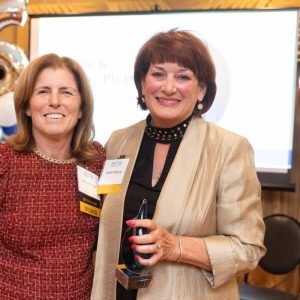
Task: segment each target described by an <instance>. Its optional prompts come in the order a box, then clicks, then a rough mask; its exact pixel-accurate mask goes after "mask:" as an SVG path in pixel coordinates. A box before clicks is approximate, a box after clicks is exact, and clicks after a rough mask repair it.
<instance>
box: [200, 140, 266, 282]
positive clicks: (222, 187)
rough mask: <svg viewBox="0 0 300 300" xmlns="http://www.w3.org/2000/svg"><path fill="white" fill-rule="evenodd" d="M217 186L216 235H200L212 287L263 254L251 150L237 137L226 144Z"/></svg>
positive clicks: (257, 185)
mask: <svg viewBox="0 0 300 300" xmlns="http://www.w3.org/2000/svg"><path fill="white" fill-rule="evenodd" d="M223 155H224V158H222V160H223V165H222V167H221V171H220V177H219V181H218V187H217V211H216V213H217V235H215V236H207V237H204V242H205V244H206V247H207V251H208V255H209V258H210V262H211V265H212V272H207V271H205V270H203V273H204V275H205V277H206V278H207V280H208V281H209V282H210V284H211V286H212V287H214V288H216V287H218V286H220V285H222V284H224V283H225V282H227V281H228V280H230V279H231V278H232V277H234V276H236V275H238V274H240V273H243V272H247V271H249V270H252V269H254V268H255V267H256V266H257V264H258V262H259V260H260V258H261V257H262V256H263V255H264V253H265V247H264V245H263V238H264V232H265V226H264V222H263V217H262V207H261V187H260V183H259V181H258V179H257V175H256V171H255V166H254V159H253V149H252V146H251V145H250V143H249V142H248V141H247V139H245V138H243V137H240V136H238V137H237V138H234V139H232V141H231V143H228V144H227V147H226V149H225V151H224V152H223Z"/></svg>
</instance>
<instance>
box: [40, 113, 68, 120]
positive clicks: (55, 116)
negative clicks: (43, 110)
mask: <svg viewBox="0 0 300 300" xmlns="http://www.w3.org/2000/svg"><path fill="white" fill-rule="evenodd" d="M44 116H45V117H46V118H47V119H62V118H64V117H65V115H63V114H60V113H55V114H54V113H51V114H45V115H44Z"/></svg>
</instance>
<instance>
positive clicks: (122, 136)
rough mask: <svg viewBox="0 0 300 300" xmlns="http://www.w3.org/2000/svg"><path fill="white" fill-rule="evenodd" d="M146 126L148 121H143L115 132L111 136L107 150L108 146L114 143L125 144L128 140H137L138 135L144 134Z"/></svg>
mask: <svg viewBox="0 0 300 300" xmlns="http://www.w3.org/2000/svg"><path fill="white" fill-rule="evenodd" d="M145 125H146V121H145V120H142V121H139V122H137V123H135V124H133V125H131V126H128V127H125V128H121V129H118V130H116V131H114V132H113V133H112V134H111V135H110V137H109V139H108V141H107V143H106V145H105V148H107V146H108V145H109V144H111V143H113V144H114V145H116V144H122V143H124V141H126V140H128V139H131V138H135V137H136V136H137V135H139V134H141V133H143V132H144V129H145Z"/></svg>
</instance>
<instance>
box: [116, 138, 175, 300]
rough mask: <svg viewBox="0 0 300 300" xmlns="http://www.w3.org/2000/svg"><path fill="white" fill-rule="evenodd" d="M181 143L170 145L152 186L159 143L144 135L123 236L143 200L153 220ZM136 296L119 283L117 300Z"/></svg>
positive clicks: (129, 197)
mask: <svg viewBox="0 0 300 300" xmlns="http://www.w3.org/2000/svg"><path fill="white" fill-rule="evenodd" d="M180 141H181V140H177V141H172V142H171V143H170V148H169V151H168V155H167V158H166V162H165V165H164V167H163V171H162V174H161V176H160V178H159V180H158V181H157V183H156V184H155V185H154V186H152V169H153V157H154V149H155V146H156V143H157V142H156V141H154V140H152V139H151V138H150V137H149V136H147V135H146V134H144V136H143V140H142V143H141V147H140V150H139V153H138V157H137V159H136V163H135V166H134V169H133V172H132V176H131V180H130V182H129V185H128V189H127V193H126V197H125V203H124V216H123V227H122V236H123V232H124V230H125V228H126V226H127V225H126V223H125V221H126V220H130V219H133V218H134V217H135V216H136V215H137V213H138V211H139V208H140V206H141V204H142V201H143V199H147V204H148V219H152V218H153V215H154V211H155V206H156V202H157V199H158V197H159V194H160V192H161V190H162V187H163V185H164V182H165V180H166V178H167V175H168V173H169V170H170V168H171V165H172V163H173V160H174V158H175V155H176V153H177V150H178V147H179V145H180ZM136 295H137V290H128V291H127V290H125V289H124V288H123V287H122V286H121V285H120V284H119V283H118V285H117V300H135V299H136Z"/></svg>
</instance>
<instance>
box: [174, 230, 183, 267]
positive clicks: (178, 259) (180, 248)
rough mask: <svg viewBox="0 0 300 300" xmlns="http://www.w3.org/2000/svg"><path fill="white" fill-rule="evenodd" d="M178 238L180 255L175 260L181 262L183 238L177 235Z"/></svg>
mask: <svg viewBox="0 0 300 300" xmlns="http://www.w3.org/2000/svg"><path fill="white" fill-rule="evenodd" d="M176 237H177V239H178V245H179V257H178V258H177V259H176V261H175V262H177V263H178V262H180V261H181V259H182V256H183V249H182V242H181V238H180V236H179V235H176Z"/></svg>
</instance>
